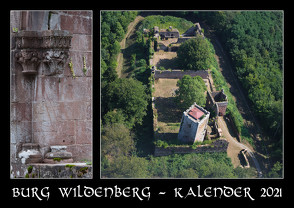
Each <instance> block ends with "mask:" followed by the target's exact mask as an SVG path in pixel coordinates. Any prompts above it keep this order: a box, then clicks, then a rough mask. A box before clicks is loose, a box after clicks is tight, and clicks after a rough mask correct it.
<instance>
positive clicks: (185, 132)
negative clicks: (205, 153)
mask: <svg viewBox="0 0 294 208" xmlns="http://www.w3.org/2000/svg"><path fill="white" fill-rule="evenodd" d="M209 115H210V113H209V111H207V110H205V109H204V108H202V107H200V106H199V105H197V104H196V103H194V104H193V105H192V106H191V107H190V108H189V109H187V110H186V111H184V112H183V116H182V121H181V126H180V131H179V134H178V139H179V140H180V141H182V142H184V143H194V142H196V141H199V142H202V141H203V140H204V136H205V132H206V127H207V123H208V119H209Z"/></svg>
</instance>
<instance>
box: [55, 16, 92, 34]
mask: <svg viewBox="0 0 294 208" xmlns="http://www.w3.org/2000/svg"><path fill="white" fill-rule="evenodd" d="M91 22H92V19H91V18H88V17H83V16H71V15H60V27H61V29H62V30H69V31H72V33H77V34H88V35H91V31H92V28H91V24H92V23H91Z"/></svg>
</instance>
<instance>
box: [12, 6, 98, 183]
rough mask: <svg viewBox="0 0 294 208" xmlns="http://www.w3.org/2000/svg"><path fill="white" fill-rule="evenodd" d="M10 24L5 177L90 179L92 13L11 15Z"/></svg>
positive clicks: (25, 13) (66, 12)
mask: <svg viewBox="0 0 294 208" xmlns="http://www.w3.org/2000/svg"><path fill="white" fill-rule="evenodd" d="M10 22H11V35H10V43H11V44H10V46H11V59H10V85H11V88H10V89H11V90H10V118H11V119H10V129H11V134H10V158H11V159H10V164H11V170H10V173H11V178H19V177H30V176H35V177H40V178H60V177H61V178H63V177H64V178H72V177H91V166H89V165H87V164H86V163H83V161H91V160H92V11H11V13H10ZM69 163H70V164H72V165H69ZM49 164H50V167H49V166H48V165H49ZM62 164H64V165H62ZM66 164H67V166H66ZM74 164H76V165H77V167H76V168H73V167H75V166H76V165H74ZM56 168H57V169H58V171H57V169H56ZM32 170H33V171H36V173H38V174H33V175H32ZM42 170H44V172H42ZM63 170H64V171H63ZM72 170H76V172H75V174H73V172H72ZM79 170H83V171H80V172H79ZM48 171H49V172H50V171H51V172H50V173H49V172H48ZM61 173H62V174H61Z"/></svg>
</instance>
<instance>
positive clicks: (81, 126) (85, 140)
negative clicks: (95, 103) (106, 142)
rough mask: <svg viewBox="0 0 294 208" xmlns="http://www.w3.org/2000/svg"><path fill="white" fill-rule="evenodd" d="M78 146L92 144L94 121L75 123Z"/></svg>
mask: <svg viewBox="0 0 294 208" xmlns="http://www.w3.org/2000/svg"><path fill="white" fill-rule="evenodd" d="M75 129H76V144H92V121H89V120H87V121H79V120H77V121H75Z"/></svg>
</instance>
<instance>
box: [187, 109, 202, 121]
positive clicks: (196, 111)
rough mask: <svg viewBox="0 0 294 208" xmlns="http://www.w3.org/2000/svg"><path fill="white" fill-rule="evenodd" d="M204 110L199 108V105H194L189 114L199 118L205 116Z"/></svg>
mask: <svg viewBox="0 0 294 208" xmlns="http://www.w3.org/2000/svg"><path fill="white" fill-rule="evenodd" d="M203 114H204V112H203V111H201V110H199V109H198V108H197V107H194V108H193V109H192V110H190V112H189V116H192V117H193V118H195V119H199V118H200V117H201V116H203Z"/></svg>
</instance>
